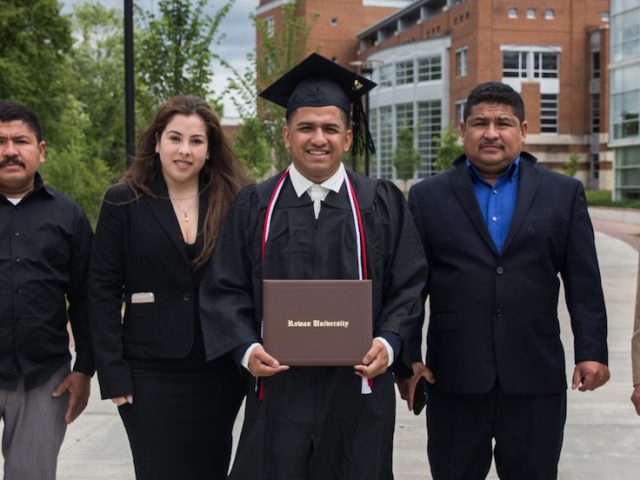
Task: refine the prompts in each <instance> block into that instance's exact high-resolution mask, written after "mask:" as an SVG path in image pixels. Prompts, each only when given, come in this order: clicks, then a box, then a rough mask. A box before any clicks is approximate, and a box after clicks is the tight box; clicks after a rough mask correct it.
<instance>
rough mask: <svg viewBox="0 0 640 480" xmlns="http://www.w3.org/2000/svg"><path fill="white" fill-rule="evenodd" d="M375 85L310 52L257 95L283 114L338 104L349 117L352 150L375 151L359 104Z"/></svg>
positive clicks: (356, 151) (363, 112) (355, 151)
mask: <svg viewBox="0 0 640 480" xmlns="http://www.w3.org/2000/svg"><path fill="white" fill-rule="evenodd" d="M375 86H376V83H374V82H372V81H371V80H369V79H368V78H365V77H363V76H362V75H358V74H357V73H355V72H354V71H352V70H349V69H347V68H344V67H343V66H341V65H339V64H338V63H336V62H333V61H331V60H329V59H328V58H325V57H323V56H322V55H319V54H317V53H312V54H311V55H309V56H308V57H307V58H305V59H304V60H302V61H301V62H300V63H299V64H298V65H296V66H295V67H293V68H292V69H291V70H289V71H288V72H286V73H285V74H284V75H282V77H280V78H279V79H278V80H276V81H275V82H273V83H272V84H271V85H269V86H268V87H267V88H266V89H264V90H263V91H262V92H261V93H260V96H261V97H262V98H264V99H265V100H268V101H270V102H273V103H275V104H277V105H280V106H282V107H285V108H286V109H287V115H289V114H290V113H291V112H293V111H294V110H295V109H297V108H299V107H326V106H329V105H334V106H336V107H339V108H341V109H342V110H344V111H345V112H346V113H347V115H350V117H351V119H352V127H351V129H352V131H353V147H352V152H353V154H354V155H357V154H358V153H359V152H360V151H361V150H364V149H366V150H369V152H375V146H374V144H373V139H372V138H371V134H370V133H369V126H368V121H367V116H366V112H365V111H364V109H363V108H362V95H364V94H366V93H367V92H369V91H370V90H371V89H372V88H374V87H375ZM351 105H353V111H351Z"/></svg>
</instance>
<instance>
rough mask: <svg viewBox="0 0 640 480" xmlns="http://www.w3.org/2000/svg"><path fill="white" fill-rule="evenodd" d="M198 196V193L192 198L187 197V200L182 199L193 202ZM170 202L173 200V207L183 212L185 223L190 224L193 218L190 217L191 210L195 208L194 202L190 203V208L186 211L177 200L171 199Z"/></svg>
mask: <svg viewBox="0 0 640 480" xmlns="http://www.w3.org/2000/svg"><path fill="white" fill-rule="evenodd" d="M197 196H198V194H197V193H196V194H195V195H193V196H192V197H187V198H181V200H192V199H194V198H196V197H197ZM169 200H171V203H173V205H174V206H175V207H176V208H177V209H178V210H180V211H181V212H182V215H183V216H184V221H185V222H188V221H189V219H190V218H191V217H190V216H189V214H190V213H191V208H192V207H193V203H194V202H193V201H191V202H189V203H190V205H189V208H187V209H186V210H185V209H184V208H182V206H181V205H180V204H179V203H178V199H177V198H171V197H169Z"/></svg>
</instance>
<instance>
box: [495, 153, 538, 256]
mask: <svg viewBox="0 0 640 480" xmlns="http://www.w3.org/2000/svg"><path fill="white" fill-rule="evenodd" d="M539 183H540V173H539V172H538V171H537V170H536V169H535V168H534V166H533V161H532V160H531V159H529V157H528V156H527V155H526V154H525V153H523V154H521V156H520V184H519V185H518V199H517V200H516V209H515V211H514V212H513V218H512V219H511V225H510V226H509V233H508V234H507V238H506V239H505V242H504V247H503V248H502V253H503V255H504V252H506V250H507V248H509V244H510V243H511V242H512V240H513V237H514V236H515V235H516V233H517V232H518V229H519V228H520V226H521V225H522V221H523V220H524V218H525V216H526V214H527V211H528V210H529V206H530V205H531V202H532V201H533V197H535V195H536V190H537V189H538V184H539Z"/></svg>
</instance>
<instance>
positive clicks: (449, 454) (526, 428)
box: [427, 385, 566, 480]
mask: <svg viewBox="0 0 640 480" xmlns="http://www.w3.org/2000/svg"><path fill="white" fill-rule="evenodd" d="M565 418H566V392H563V393H561V394H555V395H508V394H505V393H504V392H502V391H501V389H500V388H499V386H498V385H496V386H495V387H494V389H493V390H492V391H491V392H489V393H486V394H481V395H456V394H449V393H445V392H442V391H439V390H437V389H436V388H430V392H429V400H428V404H427V430H428V442H427V452H428V454H429V464H430V466H431V473H432V475H433V478H434V480H454V479H456V480H458V479H459V480H476V479H477V480H480V479H484V478H486V476H487V474H488V472H489V469H490V468H491V457H492V450H493V455H495V462H496V470H497V473H498V476H499V477H500V478H501V479H502V480H534V479H535V480H553V479H555V478H557V474H558V461H559V459H560V450H561V448H562V437H563V430H564V423H565ZM494 440H495V448H493V444H492V441H494Z"/></svg>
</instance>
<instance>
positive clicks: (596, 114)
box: [591, 93, 600, 133]
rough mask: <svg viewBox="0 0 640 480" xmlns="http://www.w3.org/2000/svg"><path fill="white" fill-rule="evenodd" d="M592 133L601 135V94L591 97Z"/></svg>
mask: <svg viewBox="0 0 640 480" xmlns="http://www.w3.org/2000/svg"><path fill="white" fill-rule="evenodd" d="M591 133H600V94H599V93H594V94H593V95H591Z"/></svg>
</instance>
